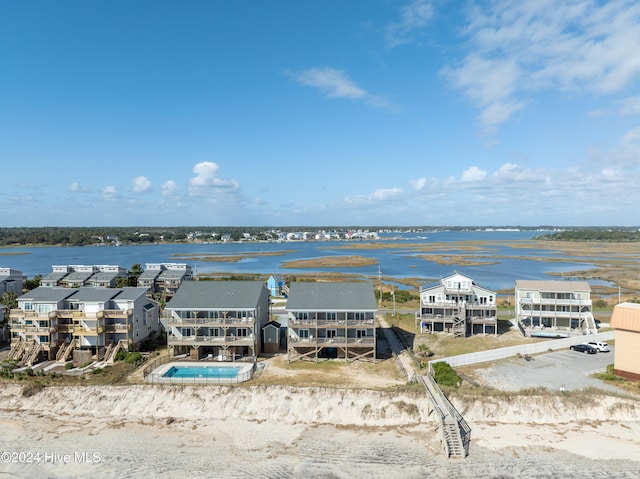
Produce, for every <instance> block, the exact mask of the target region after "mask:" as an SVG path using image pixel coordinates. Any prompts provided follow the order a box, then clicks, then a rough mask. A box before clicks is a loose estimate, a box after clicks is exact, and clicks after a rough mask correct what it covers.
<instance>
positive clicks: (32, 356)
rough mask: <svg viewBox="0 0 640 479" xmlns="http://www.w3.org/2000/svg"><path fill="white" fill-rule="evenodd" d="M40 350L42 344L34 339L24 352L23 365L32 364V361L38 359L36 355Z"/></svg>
mask: <svg viewBox="0 0 640 479" xmlns="http://www.w3.org/2000/svg"><path fill="white" fill-rule="evenodd" d="M41 350H42V346H41V345H40V343H38V342H36V341H34V342H33V344H32V345H31V346H30V347H29V349H28V350H27V352H26V353H25V354H24V359H23V364H24V365H25V366H33V363H35V362H36V361H37V360H38V356H39V355H40V351H41Z"/></svg>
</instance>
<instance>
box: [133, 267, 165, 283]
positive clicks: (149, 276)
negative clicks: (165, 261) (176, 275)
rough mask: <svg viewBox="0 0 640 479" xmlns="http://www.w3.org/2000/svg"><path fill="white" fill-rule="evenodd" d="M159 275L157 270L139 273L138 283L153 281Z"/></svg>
mask: <svg viewBox="0 0 640 479" xmlns="http://www.w3.org/2000/svg"><path fill="white" fill-rule="evenodd" d="M160 273H161V271H160V270H159V269H147V270H145V271H143V272H142V273H140V276H138V281H140V280H141V279H155V278H156V277H158V276H159V275H160Z"/></svg>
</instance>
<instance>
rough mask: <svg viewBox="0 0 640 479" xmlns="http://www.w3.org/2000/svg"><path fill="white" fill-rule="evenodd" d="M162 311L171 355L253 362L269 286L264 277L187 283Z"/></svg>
mask: <svg viewBox="0 0 640 479" xmlns="http://www.w3.org/2000/svg"><path fill="white" fill-rule="evenodd" d="M165 313H166V314H167V315H168V317H167V318H166V321H167V332H168V336H167V343H168V346H169V354H170V355H171V356H174V357H175V356H183V355H186V356H188V357H189V358H191V359H215V360H218V361H237V360H250V361H253V360H255V358H256V356H257V355H258V354H259V353H260V347H261V341H260V337H261V331H262V328H263V326H265V325H266V324H267V322H268V321H269V290H268V289H267V287H266V285H265V283H264V282H263V281H186V282H184V283H182V285H181V286H180V288H179V289H178V291H177V292H176V294H175V295H174V296H173V298H172V299H171V300H170V301H169V302H168V303H167V306H166V307H165Z"/></svg>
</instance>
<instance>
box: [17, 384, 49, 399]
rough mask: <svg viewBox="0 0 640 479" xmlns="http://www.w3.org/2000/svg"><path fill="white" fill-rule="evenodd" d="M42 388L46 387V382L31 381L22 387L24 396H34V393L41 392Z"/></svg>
mask: <svg viewBox="0 0 640 479" xmlns="http://www.w3.org/2000/svg"><path fill="white" fill-rule="evenodd" d="M42 388H44V384H43V383H41V382H40V381H32V382H29V383H27V384H25V385H24V386H23V387H22V395H23V396H24V397H30V396H33V395H34V394H36V393H39V392H40V391H41V390H42Z"/></svg>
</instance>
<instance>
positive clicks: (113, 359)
mask: <svg viewBox="0 0 640 479" xmlns="http://www.w3.org/2000/svg"><path fill="white" fill-rule="evenodd" d="M112 344H113V343H112ZM123 346H124V343H123V341H118V343H117V344H116V345H115V347H114V348H112V350H111V351H110V352H109V354H108V355H107V354H106V353H105V355H104V361H105V362H106V363H107V364H113V363H115V362H116V356H117V355H118V351H120V349H121V348H122V347H123Z"/></svg>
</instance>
